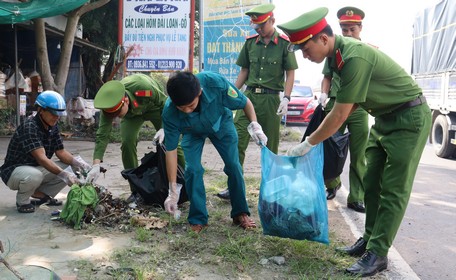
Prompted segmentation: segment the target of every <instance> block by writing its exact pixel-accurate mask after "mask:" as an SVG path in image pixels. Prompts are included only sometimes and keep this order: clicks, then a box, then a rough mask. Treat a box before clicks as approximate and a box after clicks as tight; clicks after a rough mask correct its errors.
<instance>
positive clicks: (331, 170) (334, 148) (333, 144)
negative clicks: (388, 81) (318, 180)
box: [301, 104, 350, 181]
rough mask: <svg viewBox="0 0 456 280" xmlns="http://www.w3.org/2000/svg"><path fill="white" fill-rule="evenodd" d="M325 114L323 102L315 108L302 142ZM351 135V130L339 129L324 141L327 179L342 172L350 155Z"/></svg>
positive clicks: (324, 168)
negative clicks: (343, 130)
mask: <svg viewBox="0 0 456 280" xmlns="http://www.w3.org/2000/svg"><path fill="white" fill-rule="evenodd" d="M325 116H326V115H325V111H324V109H323V107H322V106H321V104H319V105H318V106H317V108H315V112H314V114H313V116H312V119H311V120H310V122H309V125H308V126H307V128H306V131H305V132H304V136H303V137H302V140H301V142H303V141H304V139H306V137H307V136H309V135H310V134H312V132H314V131H315V130H316V129H317V128H318V126H319V125H320V124H321V123H322V122H323V119H324V118H325ZM349 136H350V133H349V132H347V133H344V134H342V133H340V132H339V131H338V132H336V133H335V134H334V135H332V136H331V137H329V138H328V139H326V140H325V141H323V150H324V164H323V178H324V179H325V181H331V180H333V179H335V178H337V177H338V176H339V175H340V174H342V171H343V169H344V165H345V161H346V160H347V155H348V144H349Z"/></svg>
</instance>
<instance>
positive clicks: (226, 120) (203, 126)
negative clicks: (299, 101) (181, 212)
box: [162, 72, 267, 233]
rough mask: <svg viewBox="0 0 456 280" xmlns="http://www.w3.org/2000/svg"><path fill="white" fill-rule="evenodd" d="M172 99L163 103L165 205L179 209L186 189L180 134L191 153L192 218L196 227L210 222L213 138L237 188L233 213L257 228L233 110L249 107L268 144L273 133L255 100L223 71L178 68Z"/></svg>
mask: <svg viewBox="0 0 456 280" xmlns="http://www.w3.org/2000/svg"><path fill="white" fill-rule="evenodd" d="M167 91H168V95H169V97H170V98H169V99H168V100H167V101H166V104H165V107H164V109H163V114H162V116H163V117H162V120H163V127H164V130H165V141H164V142H165V145H166V150H167V152H166V169H167V172H168V179H169V182H170V183H169V195H168V198H167V199H166V201H165V210H166V211H167V212H169V213H171V214H174V213H175V211H177V202H178V200H179V195H180V189H181V188H182V186H181V185H180V184H177V183H176V169H177V152H176V148H177V145H178V141H179V137H180V136H181V135H182V142H181V146H182V149H183V151H184V157H185V161H186V164H185V173H184V177H185V188H186V191H187V194H188V197H189V200H190V210H189V214H188V222H189V223H190V228H191V230H192V231H194V232H196V233H199V232H200V231H201V230H203V229H204V228H205V227H207V225H208V212H207V208H206V193H205V187H204V181H203V173H204V168H203V166H202V165H201V154H202V151H203V146H204V143H205V141H206V138H209V139H210V140H211V142H212V144H213V145H214V146H215V148H216V149H217V151H218V153H219V155H220V156H221V157H222V159H223V162H224V163H225V167H224V169H223V170H224V172H225V174H226V175H227V176H228V189H229V191H230V194H231V198H232V199H231V200H230V201H231V207H232V210H231V218H233V223H234V224H235V225H239V226H241V227H242V228H244V229H251V228H255V227H256V224H255V222H254V221H253V220H252V219H251V218H250V217H249V216H250V211H249V207H248V205H247V200H246V194H245V182H244V178H243V172H242V166H241V164H240V162H239V151H238V136H237V133H236V129H235V127H234V123H233V113H232V110H237V109H243V110H244V113H245V114H246V116H248V118H249V120H250V125H249V131H251V136H252V138H253V139H254V140H255V141H256V143H257V144H258V145H266V144H267V137H266V135H265V134H264V133H263V130H262V128H261V126H260V125H259V124H258V122H257V121H256V115H255V110H254V108H253V105H252V102H250V100H249V99H248V98H247V97H246V96H245V95H244V94H243V93H242V92H240V91H239V90H238V89H237V88H236V87H235V86H234V85H233V84H231V83H230V82H229V81H228V80H226V79H225V78H224V77H223V76H221V75H220V74H216V73H213V72H202V73H199V74H196V75H193V74H192V73H190V72H177V73H175V74H174V75H173V76H171V77H170V78H169V80H168V83H167Z"/></svg>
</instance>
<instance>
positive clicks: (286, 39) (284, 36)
mask: <svg viewBox="0 0 456 280" xmlns="http://www.w3.org/2000/svg"><path fill="white" fill-rule="evenodd" d="M280 38H282V39H284V40H285V41H288V42H290V38H288V36H287V35H285V34H280Z"/></svg>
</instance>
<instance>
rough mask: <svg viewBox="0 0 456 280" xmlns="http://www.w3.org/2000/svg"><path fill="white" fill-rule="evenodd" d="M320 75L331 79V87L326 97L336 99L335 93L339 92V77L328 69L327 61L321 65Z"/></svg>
mask: <svg viewBox="0 0 456 280" xmlns="http://www.w3.org/2000/svg"><path fill="white" fill-rule="evenodd" d="M321 73H322V74H323V75H324V76H329V77H331V87H330V88H329V92H328V97H334V98H335V97H336V95H337V91H339V79H340V78H339V75H338V74H335V75H334V73H333V72H332V71H331V69H330V68H329V63H328V59H326V60H325V63H324V65H323V71H321Z"/></svg>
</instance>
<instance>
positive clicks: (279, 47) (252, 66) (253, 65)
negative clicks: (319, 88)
mask: <svg viewBox="0 0 456 280" xmlns="http://www.w3.org/2000/svg"><path fill="white" fill-rule="evenodd" d="M289 43H290V41H289V40H288V37H287V36H285V35H281V34H279V33H278V32H277V31H275V32H274V35H273V36H272V38H271V42H270V43H269V44H268V45H265V44H264V42H263V40H262V39H261V37H260V36H259V35H258V34H256V35H253V36H250V37H248V38H247V40H246V42H245V43H244V46H243V47H242V49H241V52H240V53H239V57H238V59H237V61H236V64H237V65H239V66H241V67H242V68H248V69H249V76H248V78H247V81H246V82H245V84H246V85H247V86H252V87H265V88H269V89H273V90H278V91H283V89H284V85H285V75H284V71H287V70H295V69H298V63H297V61H296V56H295V54H294V53H291V52H289V51H288V50H287V47H288V44H289Z"/></svg>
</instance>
